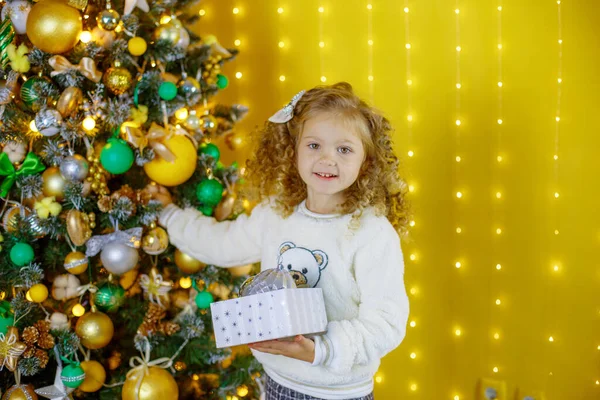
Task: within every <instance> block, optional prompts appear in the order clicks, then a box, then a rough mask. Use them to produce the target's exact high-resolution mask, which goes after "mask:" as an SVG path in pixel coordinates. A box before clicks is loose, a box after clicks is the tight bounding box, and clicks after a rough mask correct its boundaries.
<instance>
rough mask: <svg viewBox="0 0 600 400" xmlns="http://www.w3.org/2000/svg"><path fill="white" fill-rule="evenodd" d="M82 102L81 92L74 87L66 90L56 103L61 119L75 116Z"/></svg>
mask: <svg viewBox="0 0 600 400" xmlns="http://www.w3.org/2000/svg"><path fill="white" fill-rule="evenodd" d="M82 102H83V92H82V91H81V89H79V88H78V87H75V86H71V87H68V88H66V89H65V90H64V91H63V92H62V94H61V95H60V97H59V99H58V102H57V103H56V109H57V110H58V112H59V113H60V114H61V115H62V116H63V117H70V116H71V115H73V114H75V113H76V112H77V110H78V109H79V106H80V105H81V103H82Z"/></svg>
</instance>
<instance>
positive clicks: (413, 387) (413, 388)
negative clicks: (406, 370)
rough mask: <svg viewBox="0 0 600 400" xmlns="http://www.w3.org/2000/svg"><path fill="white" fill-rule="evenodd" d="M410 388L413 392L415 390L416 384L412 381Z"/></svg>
mask: <svg viewBox="0 0 600 400" xmlns="http://www.w3.org/2000/svg"><path fill="white" fill-rule="evenodd" d="M410 390H412V391H413V392H414V391H416V390H417V384H416V383H413V384H412V385H410Z"/></svg>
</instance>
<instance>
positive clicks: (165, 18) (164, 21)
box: [160, 15, 171, 25]
mask: <svg viewBox="0 0 600 400" xmlns="http://www.w3.org/2000/svg"><path fill="white" fill-rule="evenodd" d="M169 22H171V17H170V16H169V15H163V16H162V17H160V23H161V25H164V24H168V23H169Z"/></svg>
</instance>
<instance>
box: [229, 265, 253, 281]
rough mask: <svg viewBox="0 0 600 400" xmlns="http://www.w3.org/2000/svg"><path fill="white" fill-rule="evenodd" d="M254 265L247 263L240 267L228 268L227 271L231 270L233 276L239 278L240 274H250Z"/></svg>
mask: <svg viewBox="0 0 600 400" xmlns="http://www.w3.org/2000/svg"><path fill="white" fill-rule="evenodd" d="M252 267H253V265H252V264H246V265H242V266H239V267H231V268H227V271H229V273H230V274H231V276H233V277H234V278H239V277H240V276H246V275H249V274H250V271H252Z"/></svg>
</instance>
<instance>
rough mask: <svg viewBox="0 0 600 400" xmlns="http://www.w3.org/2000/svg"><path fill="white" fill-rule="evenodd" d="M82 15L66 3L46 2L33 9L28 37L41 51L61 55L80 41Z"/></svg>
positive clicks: (50, 0) (51, 0)
mask: <svg viewBox="0 0 600 400" xmlns="http://www.w3.org/2000/svg"><path fill="white" fill-rule="evenodd" d="M81 29H82V25H81V14H80V13H79V11H77V10H76V9H75V8H73V7H71V6H69V5H68V4H67V2H66V1H61V0H44V1H40V2H39V3H36V4H35V5H34V6H33V7H31V11H29V16H28V17H27V36H28V37H29V40H31V43H33V44H34V45H35V46H36V47H38V48H39V49H40V50H43V51H45V52H46V53H51V54H61V53H64V52H66V51H69V50H71V49H72V48H73V47H74V46H75V45H76V44H77V42H78V41H79V34H80V33H81Z"/></svg>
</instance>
